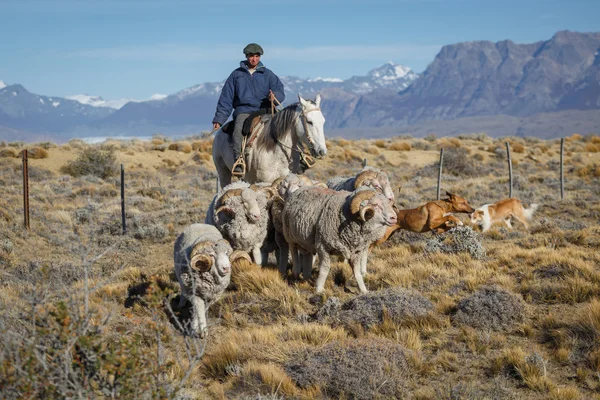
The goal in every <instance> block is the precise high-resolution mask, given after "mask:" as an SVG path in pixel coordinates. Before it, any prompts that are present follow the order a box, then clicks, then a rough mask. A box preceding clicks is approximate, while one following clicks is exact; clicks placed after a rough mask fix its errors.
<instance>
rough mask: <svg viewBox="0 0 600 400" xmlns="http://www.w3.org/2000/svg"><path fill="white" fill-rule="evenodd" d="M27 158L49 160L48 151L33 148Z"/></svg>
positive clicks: (28, 152) (29, 150)
mask: <svg viewBox="0 0 600 400" xmlns="http://www.w3.org/2000/svg"><path fill="white" fill-rule="evenodd" d="M27 157H28V158H33V159H36V160H37V159H42V158H48V151H47V150H44V149H42V148H41V147H32V148H31V149H28V150H27Z"/></svg>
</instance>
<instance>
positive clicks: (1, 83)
mask: <svg viewBox="0 0 600 400" xmlns="http://www.w3.org/2000/svg"><path fill="white" fill-rule="evenodd" d="M6 86H7V85H6V83H4V81H1V80H0V89H4V88H5V87H6Z"/></svg>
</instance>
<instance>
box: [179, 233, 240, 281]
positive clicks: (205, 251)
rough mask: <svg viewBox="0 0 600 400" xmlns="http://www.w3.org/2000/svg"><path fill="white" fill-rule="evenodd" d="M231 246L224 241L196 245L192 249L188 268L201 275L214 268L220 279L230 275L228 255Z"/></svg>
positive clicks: (230, 251)
mask: <svg viewBox="0 0 600 400" xmlns="http://www.w3.org/2000/svg"><path fill="white" fill-rule="evenodd" d="M232 251H233V250H232V249H231V245H230V244H229V242H227V241H226V240H224V239H221V240H219V241H217V242H216V243H215V242H211V241H207V242H200V243H197V244H196V245H195V246H194V248H193V249H192V253H191V259H190V267H191V269H192V270H193V271H196V272H199V273H203V272H208V271H211V270H212V269H213V266H214V267H216V271H215V272H216V273H217V274H218V275H219V276H220V277H224V276H225V275H227V274H229V273H231V262H230V261H229V254H231V253H232Z"/></svg>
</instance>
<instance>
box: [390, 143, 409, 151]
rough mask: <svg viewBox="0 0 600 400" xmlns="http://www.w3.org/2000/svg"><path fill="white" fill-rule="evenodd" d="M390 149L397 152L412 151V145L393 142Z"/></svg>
mask: <svg viewBox="0 0 600 400" xmlns="http://www.w3.org/2000/svg"><path fill="white" fill-rule="evenodd" d="M389 149H390V150H395V151H410V149H411V147H410V143H408V142H405V141H395V142H392V144H391V145H390V147H389Z"/></svg>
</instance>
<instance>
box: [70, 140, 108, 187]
mask: <svg viewBox="0 0 600 400" xmlns="http://www.w3.org/2000/svg"><path fill="white" fill-rule="evenodd" d="M61 171H62V172H63V173H66V174H69V175H71V176H74V177H78V176H84V175H94V176H97V177H99V178H102V179H106V178H110V177H111V176H115V175H117V174H118V173H119V167H118V165H117V157H116V155H115V152H114V150H112V149H107V148H97V147H89V148H87V149H84V150H82V151H81V153H80V154H79V157H77V159H76V160H75V161H72V162H70V163H68V164H67V165H65V166H63V167H62V168H61Z"/></svg>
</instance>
